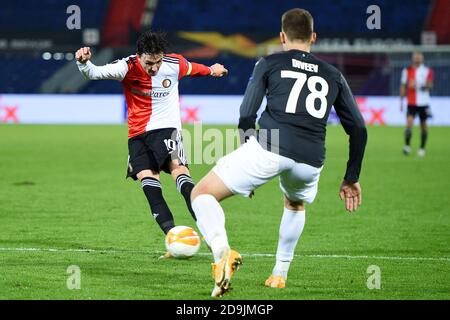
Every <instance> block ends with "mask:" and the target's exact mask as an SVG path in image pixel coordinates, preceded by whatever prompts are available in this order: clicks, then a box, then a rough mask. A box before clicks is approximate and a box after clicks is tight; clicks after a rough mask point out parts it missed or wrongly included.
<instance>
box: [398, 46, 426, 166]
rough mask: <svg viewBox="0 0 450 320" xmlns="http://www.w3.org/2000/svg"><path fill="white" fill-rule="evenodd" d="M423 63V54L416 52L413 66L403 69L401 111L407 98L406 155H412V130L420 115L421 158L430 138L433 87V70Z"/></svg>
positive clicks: (413, 56) (418, 152)
mask: <svg viewBox="0 0 450 320" xmlns="http://www.w3.org/2000/svg"><path fill="white" fill-rule="evenodd" d="M423 62H424V57H423V54H422V53H420V52H414V53H413V55H412V65H411V66H409V67H407V68H404V69H403V71H402V76H401V83H400V111H403V98H404V97H405V96H406V97H407V100H408V107H407V108H408V109H407V112H406V130H405V146H404V147H403V153H404V154H405V155H409V154H410V153H411V135H412V132H411V130H412V127H413V125H414V119H415V117H416V115H419V119H420V130H421V142H420V149H419V150H418V151H417V155H418V156H420V157H423V156H425V144H426V142H427V136H428V128H427V118H429V117H431V112H430V90H431V88H432V87H433V70H431V69H430V68H429V67H427V66H425V65H424V63H423Z"/></svg>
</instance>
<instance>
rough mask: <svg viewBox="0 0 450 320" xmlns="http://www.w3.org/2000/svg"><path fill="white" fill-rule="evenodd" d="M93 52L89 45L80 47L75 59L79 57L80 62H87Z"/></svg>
mask: <svg viewBox="0 0 450 320" xmlns="http://www.w3.org/2000/svg"><path fill="white" fill-rule="evenodd" d="M91 57H92V53H91V48H89V47H83V48H80V49H78V51H77V52H76V53H75V59H77V61H78V62H81V63H86V62H87V61H88V60H89V59H91Z"/></svg>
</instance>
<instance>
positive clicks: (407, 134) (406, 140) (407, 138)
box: [405, 128, 411, 146]
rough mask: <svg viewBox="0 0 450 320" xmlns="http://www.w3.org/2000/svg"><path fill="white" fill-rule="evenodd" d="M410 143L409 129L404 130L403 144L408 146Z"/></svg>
mask: <svg viewBox="0 0 450 320" xmlns="http://www.w3.org/2000/svg"><path fill="white" fill-rule="evenodd" d="M410 143H411V129H410V128H406V130H405V144H406V145H407V146H409V145H410Z"/></svg>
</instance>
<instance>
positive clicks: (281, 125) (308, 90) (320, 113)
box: [239, 50, 367, 182]
mask: <svg viewBox="0 0 450 320" xmlns="http://www.w3.org/2000/svg"><path fill="white" fill-rule="evenodd" d="M264 96H266V97H267V106H266V108H265V110H264V111H263V113H262V115H261V118H260V120H259V125H260V129H266V130H264V131H269V133H270V132H272V133H273V132H274V131H273V130H272V129H278V134H279V135H278V137H276V138H275V135H273V134H272V135H270V134H269V135H268V136H267V138H266V135H259V137H258V139H259V140H260V143H261V144H262V145H263V146H266V145H267V147H268V148H269V149H268V150H271V151H273V150H278V152H279V154H280V155H282V156H285V157H289V158H291V159H293V160H295V161H297V162H302V163H306V164H309V165H311V166H314V167H321V166H322V165H323V163H324V160H325V133H326V125H327V120H328V116H329V114H330V111H331V107H332V106H333V105H334V108H335V110H336V113H337V115H338V116H339V118H340V120H341V123H342V125H343V127H344V129H345V132H346V133H347V134H348V135H349V136H350V157H349V161H348V163H347V172H346V174H345V177H344V179H345V180H346V181H349V182H355V181H358V178H359V173H360V170H361V164H362V159H363V156H364V149H365V145H366V141H367V131H366V128H365V124H364V119H363V118H362V116H361V113H360V111H359V109H358V106H357V104H356V101H355V99H354V98H353V95H352V93H351V90H350V88H349V86H348V84H347V82H346V80H345V79H344V77H343V76H342V74H341V73H340V72H339V71H338V70H337V69H336V68H334V67H333V66H331V65H330V64H328V63H326V62H324V61H322V60H320V59H318V58H316V57H314V55H312V54H310V53H308V52H304V51H300V50H289V51H285V52H281V53H275V54H272V55H269V56H267V57H265V58H261V59H260V60H259V61H258V62H257V63H256V65H255V68H254V70H253V74H252V76H251V78H250V81H249V83H248V86H247V90H246V92H245V96H244V100H243V102H242V105H241V108H240V119H239V128H240V129H243V130H244V131H247V130H248V129H254V128H255V121H256V112H257V111H258V109H259V106H260V105H261V102H262V100H263V98H264ZM260 131H261V130H260ZM261 132H262V131H261ZM262 139H264V140H265V141H262ZM266 140H267V141H266Z"/></svg>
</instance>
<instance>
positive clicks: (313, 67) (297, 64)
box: [292, 59, 319, 73]
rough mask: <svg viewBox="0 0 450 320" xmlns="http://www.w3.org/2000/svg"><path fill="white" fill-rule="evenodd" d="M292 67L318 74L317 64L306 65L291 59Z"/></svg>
mask: <svg viewBox="0 0 450 320" xmlns="http://www.w3.org/2000/svg"><path fill="white" fill-rule="evenodd" d="M292 66H293V67H294V68H298V69H302V70H305V71H309V72H316V73H317V72H319V66H318V65H317V64H313V63H306V62H303V61H300V60H296V59H292Z"/></svg>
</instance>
